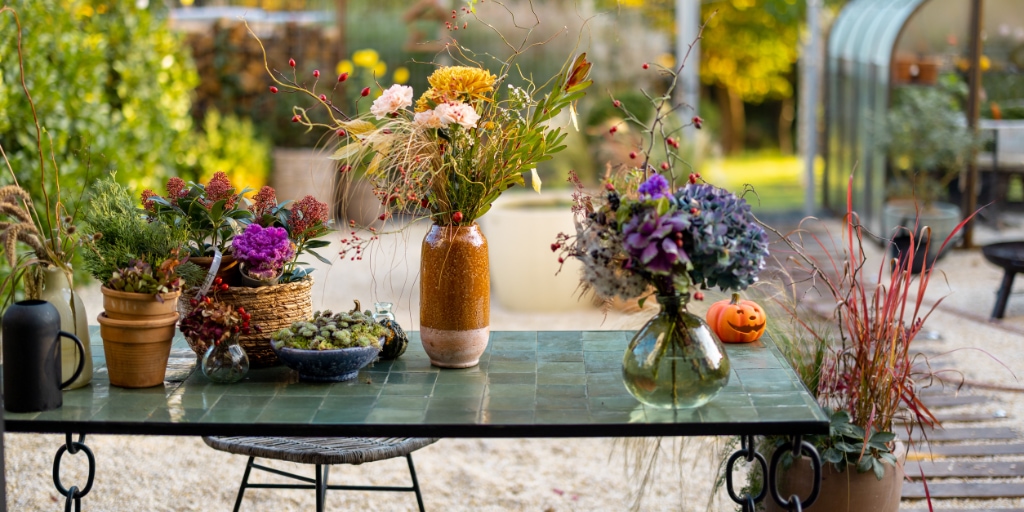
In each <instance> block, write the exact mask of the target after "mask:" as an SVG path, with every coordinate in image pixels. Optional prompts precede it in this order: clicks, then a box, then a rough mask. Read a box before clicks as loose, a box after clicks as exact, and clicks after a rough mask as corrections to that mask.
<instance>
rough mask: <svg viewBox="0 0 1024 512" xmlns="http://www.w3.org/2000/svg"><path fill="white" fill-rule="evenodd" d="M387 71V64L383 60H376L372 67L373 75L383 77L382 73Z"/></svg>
mask: <svg viewBox="0 0 1024 512" xmlns="http://www.w3.org/2000/svg"><path fill="white" fill-rule="evenodd" d="M387 72H388V65H387V63H385V62H384V61H380V62H378V63H377V65H376V66H374V67H373V76H375V77H378V78H380V77H383V76H384V73H387Z"/></svg>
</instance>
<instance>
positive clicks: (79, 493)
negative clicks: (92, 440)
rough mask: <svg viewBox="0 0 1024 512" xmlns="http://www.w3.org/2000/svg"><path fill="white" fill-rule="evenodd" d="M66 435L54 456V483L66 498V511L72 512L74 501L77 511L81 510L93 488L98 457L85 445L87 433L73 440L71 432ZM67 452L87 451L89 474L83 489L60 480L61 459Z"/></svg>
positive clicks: (73, 453)
mask: <svg viewBox="0 0 1024 512" xmlns="http://www.w3.org/2000/svg"><path fill="white" fill-rule="evenodd" d="M65 436H66V441H65V443H64V445H63V446H61V447H60V448H58V449H57V455H55V456H54V458H53V485H54V486H55V487H56V488H57V492H59V493H60V494H61V496H64V498H65V500H64V512H71V504H72V503H74V505H75V512H81V510H82V498H83V497H84V496H85V495H86V494H89V491H90V490H91V489H92V482H93V479H94V478H95V476H96V457H94V456H93V454H92V450H90V449H89V447H88V446H86V445H85V434H79V435H78V441H72V440H71V432H68V433H67V434H65ZM65 452H67V453H70V454H71V455H75V454H77V453H79V452H82V453H85V456H86V458H87V459H88V460H89V476H88V478H86V480H85V486H84V487H82V488H81V489H79V488H78V486H76V485H72V486H71V487H70V488H64V485H63V484H62V483H61V481H60V461H61V459H62V458H63V457H64V453H65Z"/></svg>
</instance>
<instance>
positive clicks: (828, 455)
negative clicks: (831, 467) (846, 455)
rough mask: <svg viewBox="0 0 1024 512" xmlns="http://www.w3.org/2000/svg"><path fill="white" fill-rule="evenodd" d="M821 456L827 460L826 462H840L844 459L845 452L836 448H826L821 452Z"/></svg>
mask: <svg viewBox="0 0 1024 512" xmlns="http://www.w3.org/2000/svg"><path fill="white" fill-rule="evenodd" d="M821 458H822V459H823V460H825V462H830V463H832V464H839V463H840V462H842V460H843V454H842V452H840V451H839V450H836V449H835V448H826V449H825V451H824V452H823V453H822V454H821Z"/></svg>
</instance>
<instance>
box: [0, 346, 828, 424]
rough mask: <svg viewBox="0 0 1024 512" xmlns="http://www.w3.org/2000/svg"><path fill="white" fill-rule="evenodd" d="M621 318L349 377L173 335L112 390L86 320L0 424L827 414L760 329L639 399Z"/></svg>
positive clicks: (662, 420)
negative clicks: (705, 386)
mask: <svg viewBox="0 0 1024 512" xmlns="http://www.w3.org/2000/svg"><path fill="white" fill-rule="evenodd" d="M632 335H633V332H632V331H582V332H580V331H542V332H533V331H500V332H492V333H491V339H490V343H489V345H488V347H487V351H486V352H485V353H484V355H483V357H481V359H480V365H479V366H477V367H474V368H468V369H462V370H451V369H440V368H436V367H433V366H431V365H430V362H429V360H428V359H427V356H426V354H425V353H424V352H423V348H422V346H421V344H420V341H419V333H418V332H415V331H413V332H409V340H410V341H409V347H408V349H407V350H406V352H405V354H404V355H403V356H402V357H400V358H399V359H397V360H394V361H378V362H376V363H374V364H372V365H370V366H368V367H366V368H364V369H363V370H362V371H360V372H359V376H358V378H356V379H354V380H351V381H348V382H338V383H306V382H300V381H299V380H298V374H297V373H296V372H294V371H293V370H290V369H288V368H287V367H284V366H278V367H273V368H266V369H255V370H250V371H249V373H248V374H247V375H246V377H245V379H244V380H242V381H241V382H238V383H235V384H214V383H211V382H209V381H208V380H207V379H206V378H205V377H204V376H203V375H202V372H199V371H195V372H192V373H191V374H189V372H188V371H189V369H190V367H191V366H192V365H193V364H194V360H195V357H194V356H193V355H192V354H191V352H190V351H189V349H188V346H187V345H186V344H185V341H184V339H182V338H181V337H180V335H179V337H178V338H177V339H176V340H175V343H174V349H173V350H172V359H171V364H170V365H169V366H170V369H169V371H168V380H167V381H166V382H165V383H164V385H162V386H156V387H152V388H144V389H125V388H119V387H116V386H111V385H110V384H109V382H108V381H107V378H106V368H105V365H104V361H103V348H102V343H101V341H100V337H99V333H94V334H93V336H92V339H93V357H94V365H95V366H94V367H95V370H94V376H93V380H92V383H91V384H90V385H88V386H85V387H83V388H80V389H76V390H71V391H65V392H64V394H63V401H64V404H63V407H61V408H59V409H56V410H52V411H45V412H39V413H9V412H5V413H4V414H5V416H4V420H5V423H6V425H5V428H6V430H7V431H10V432H52V433H66V432H75V433H83V434H145V435H268V436H269V435H278V436H377V437H381V436H394V437H603V436H652V435H665V436H688V435H797V434H800V435H804V434H822V433H827V432H828V418H827V417H826V416H825V414H824V412H823V411H822V410H821V408H820V407H819V406H818V405H817V403H816V402H815V400H814V397H813V396H812V395H811V394H810V393H809V392H808V390H807V388H806V387H804V385H803V384H802V383H801V382H800V380H799V378H798V377H797V375H796V373H795V372H794V371H793V370H792V368H791V367H790V366H789V365H788V364H787V363H786V361H785V359H783V357H782V354H781V353H780V352H779V350H778V348H777V347H776V346H775V345H774V343H773V342H772V341H771V340H770V339H769V338H768V337H767V336H766V337H764V338H762V340H761V341H758V342H754V343H749V344H726V352H727V353H728V355H729V359H730V362H731V364H732V371H731V375H730V378H729V384H728V386H726V387H725V388H724V389H723V390H722V392H721V393H719V395H718V396H717V397H715V398H714V399H713V400H712V401H711V402H709V403H708V404H706V405H704V406H702V407H700V408H697V409H680V410H662V409H654V408H651V407H648V406H644V405H642V404H641V403H640V402H638V401H637V400H636V399H635V398H633V397H632V396H631V395H630V394H629V393H628V392H627V391H626V388H625V386H624V385H623V383H622V377H621V364H622V355H623V352H624V351H625V348H626V345H627V343H628V341H629V339H630V338H631V337H632Z"/></svg>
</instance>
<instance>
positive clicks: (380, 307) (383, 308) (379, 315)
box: [373, 302, 395, 323]
mask: <svg viewBox="0 0 1024 512" xmlns="http://www.w3.org/2000/svg"><path fill="white" fill-rule="evenodd" d="M392 306H393V304H391V303H390V302H374V303H373V310H374V312H373V321H374V322H377V323H380V321H381V320H394V319H395V314H394V313H392V312H391V307H392Z"/></svg>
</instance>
